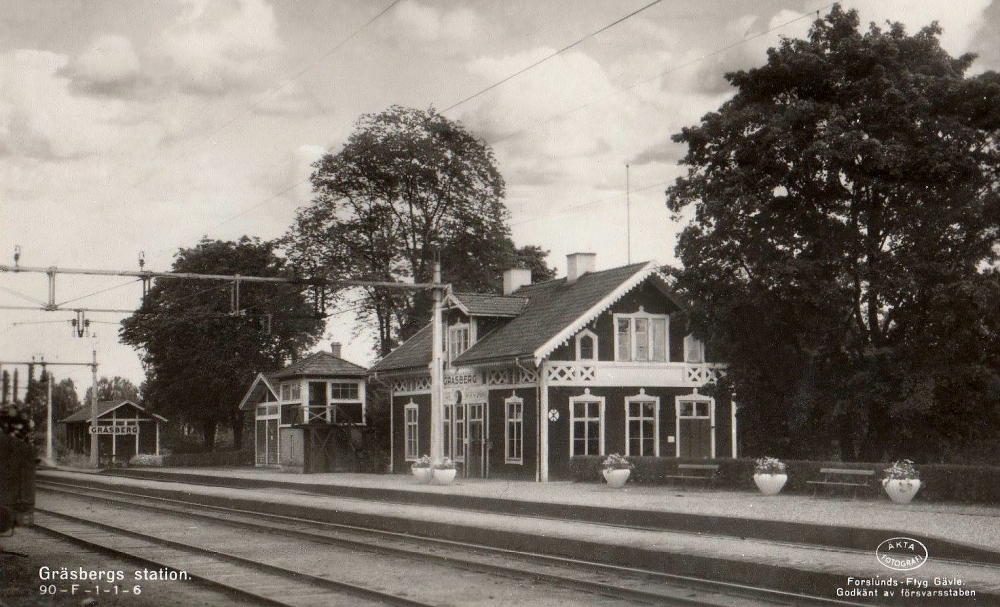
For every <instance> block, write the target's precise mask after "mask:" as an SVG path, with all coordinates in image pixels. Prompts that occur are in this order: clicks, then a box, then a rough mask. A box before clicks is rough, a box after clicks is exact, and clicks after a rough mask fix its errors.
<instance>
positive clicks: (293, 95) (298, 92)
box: [254, 82, 322, 116]
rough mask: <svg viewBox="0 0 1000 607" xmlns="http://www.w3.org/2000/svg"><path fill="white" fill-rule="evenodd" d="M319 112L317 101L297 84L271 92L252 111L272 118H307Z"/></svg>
mask: <svg viewBox="0 0 1000 607" xmlns="http://www.w3.org/2000/svg"><path fill="white" fill-rule="evenodd" d="M320 110H322V106H321V104H320V103H319V100H318V99H316V97H315V96H314V95H313V93H312V92H311V91H309V90H307V89H306V88H305V87H303V86H302V85H301V84H299V83H298V82H291V83H286V84H285V85H283V86H281V87H280V88H278V89H276V90H273V91H271V92H270V93H269V95H268V96H267V97H266V98H265V99H264V100H263V101H261V102H260V103H259V104H258V105H257V107H256V108H255V109H254V111H255V112H257V113H258V114H267V115H272V116H308V115H310V114H314V113H316V112H318V111H320Z"/></svg>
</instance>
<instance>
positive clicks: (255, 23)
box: [162, 0, 281, 95]
mask: <svg viewBox="0 0 1000 607" xmlns="http://www.w3.org/2000/svg"><path fill="white" fill-rule="evenodd" d="M182 3H183V4H184V8H183V10H182V13H181V15H180V16H179V18H178V19H177V21H176V22H175V23H174V24H173V25H171V26H170V27H168V28H167V29H166V30H165V31H164V32H163V41H162V51H163V52H164V54H165V55H166V56H167V58H168V59H169V60H170V61H171V62H172V64H173V66H174V74H173V77H174V78H175V79H176V81H177V82H178V84H179V85H180V86H181V88H182V89H184V90H185V91H188V92H193V93H199V94H208V95H221V94H224V93H226V92H229V91H232V90H234V89H236V90H239V89H246V88H257V87H259V86H260V84H261V82H262V81H263V80H264V78H262V77H263V76H266V75H267V74H268V71H269V70H270V69H272V68H273V66H274V63H275V61H276V59H277V54H278V52H279V51H280V48H281V44H280V41H279V39H278V33H277V22H276V20H275V17H274V9H273V8H272V7H271V5H270V4H268V3H267V2H265V1H264V0H226V1H224V2H215V1H213V0H182Z"/></svg>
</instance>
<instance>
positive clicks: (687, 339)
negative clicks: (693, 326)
mask: <svg viewBox="0 0 1000 607" xmlns="http://www.w3.org/2000/svg"><path fill="white" fill-rule="evenodd" d="M694 344H697V345H698V360H691V356H690V354H691V347H692V346H693V345H694ZM684 362H686V363H690V364H700V363H703V362H705V342H703V341H701V340H700V339H696V338H695V336H694V335H691V334H690V333H689V334H687V335H685V336H684Z"/></svg>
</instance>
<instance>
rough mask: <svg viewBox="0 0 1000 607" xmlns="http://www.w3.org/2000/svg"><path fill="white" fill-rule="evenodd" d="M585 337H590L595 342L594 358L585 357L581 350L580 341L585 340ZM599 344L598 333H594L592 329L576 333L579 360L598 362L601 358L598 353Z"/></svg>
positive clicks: (577, 357)
mask: <svg viewBox="0 0 1000 607" xmlns="http://www.w3.org/2000/svg"><path fill="white" fill-rule="evenodd" d="M584 337H589V338H590V339H591V340H592V341H593V343H594V356H593V357H592V358H584V357H583V356H582V354H581V352H580V342H581V341H582V340H583V338H584ZM597 345H598V340H597V334H596V333H594V332H593V331H591V330H590V329H584V330H582V331H580V332H579V333H577V334H576V359H577V360H579V361H586V362H596V361H597V360H598V358H599V356H598V354H597V352H598V351H597Z"/></svg>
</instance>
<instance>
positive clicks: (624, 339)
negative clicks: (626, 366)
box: [614, 307, 670, 362]
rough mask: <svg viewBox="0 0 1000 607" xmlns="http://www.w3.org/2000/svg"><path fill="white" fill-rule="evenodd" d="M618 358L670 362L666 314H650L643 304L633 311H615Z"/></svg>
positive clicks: (621, 359) (632, 360) (628, 360)
mask: <svg viewBox="0 0 1000 607" xmlns="http://www.w3.org/2000/svg"><path fill="white" fill-rule="evenodd" d="M614 320H615V360H618V361H621V362H667V327H668V325H669V321H670V317H669V316H667V315H666V314H648V313H646V312H644V311H643V309H642V308H641V307H640V308H639V311H638V312H636V313H634V314H615V315H614Z"/></svg>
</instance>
